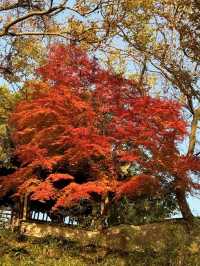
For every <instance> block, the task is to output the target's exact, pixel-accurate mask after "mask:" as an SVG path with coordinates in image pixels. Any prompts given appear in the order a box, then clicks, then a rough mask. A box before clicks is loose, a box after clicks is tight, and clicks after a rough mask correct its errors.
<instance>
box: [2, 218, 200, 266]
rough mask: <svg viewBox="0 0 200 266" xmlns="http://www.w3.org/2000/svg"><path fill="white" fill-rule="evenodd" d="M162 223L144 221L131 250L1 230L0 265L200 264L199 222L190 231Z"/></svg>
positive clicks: (191, 265)
mask: <svg viewBox="0 0 200 266" xmlns="http://www.w3.org/2000/svg"><path fill="white" fill-rule="evenodd" d="M160 226H161V225H160V224H158V225H156V224H154V225H153V226H152V225H145V226H144V227H142V228H141V233H140V232H138V233H137V234H136V235H132V239H134V241H135V242H134V245H135V246H134V247H135V248H134V249H132V250H131V251H130V249H129V252H128V251H127V250H126V248H125V246H124V248H123V243H122V246H119V248H118V249H117V248H116V247H117V245H116V247H115V248H114V246H113V247H112V246H110V243H109V244H108V246H107V247H105V246H104V247H102V246H96V245H95V243H94V244H91V245H87V246H82V245H81V244H80V243H79V242H76V241H70V240H66V239H57V238H53V237H50V236H49V237H46V238H42V239H38V238H27V237H24V236H21V235H19V234H18V233H13V232H11V231H8V230H0V266H15V265H16V266H28V265H29V266H31V265H34V266H37V265H47V266H68V265H69V266H84V265H94V266H95V265H98V266H106V265H107V266H123V265H125V266H129V265H130V266H200V224H199V222H197V223H196V226H195V227H194V229H193V230H192V231H190V232H188V231H187V230H186V229H185V227H184V226H183V225H171V224H170V225H169V224H167V223H166V224H165V225H164V226H163V225H162V230H161V227H160ZM156 228H157V229H156ZM163 228H164V229H163ZM156 230H157V233H158V234H156V233H155V232H156ZM121 231H122V233H123V234H126V235H131V234H133V231H131V230H130V231H129V229H128V228H126V226H122V227H121ZM151 232H152V233H151ZM151 234H152V235H151ZM156 237H157V238H156ZM155 240H156V245H154V242H155ZM98 241H99V240H98ZM113 241H115V239H114V238H113ZM131 241H132V240H131ZM97 243H99V242H97ZM113 243H114V242H113ZM159 243H160V244H159ZM163 243H165V244H163ZM159 247H160V248H159Z"/></svg>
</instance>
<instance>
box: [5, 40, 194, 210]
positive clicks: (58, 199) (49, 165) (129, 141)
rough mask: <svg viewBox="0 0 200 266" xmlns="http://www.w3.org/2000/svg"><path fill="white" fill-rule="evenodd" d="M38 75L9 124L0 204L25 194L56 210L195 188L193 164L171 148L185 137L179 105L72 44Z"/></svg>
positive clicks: (53, 54) (56, 49)
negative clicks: (10, 161) (10, 162)
mask: <svg viewBox="0 0 200 266" xmlns="http://www.w3.org/2000/svg"><path fill="white" fill-rule="evenodd" d="M37 72H38V74H40V75H41V77H42V81H37V82H36V81H35V82H31V83H29V89H28V90H27V95H26V99H24V100H21V101H20V102H19V103H18V104H17V106H16V108H15V110H14V112H13V113H12V115H11V117H10V127H11V129H12V134H11V138H12V142H13V144H14V147H15V149H14V151H13V155H14V156H15V160H16V161H17V162H18V165H19V167H18V169H17V170H16V171H15V172H14V173H12V174H10V175H8V176H6V177H1V179H0V183H1V192H0V195H1V197H3V196H6V195H7V194H9V195H12V196H14V197H20V195H25V194H27V193H28V194H29V195H30V197H31V200H32V201H38V202H41V203H45V204H46V206H48V207H49V208H51V209H52V210H53V211H55V210H57V211H58V210H61V209H66V208H70V207H72V206H74V205H75V204H77V203H78V202H80V201H81V200H86V201H91V200H92V201H97V202H98V201H99V200H101V199H102V198H105V196H107V197H108V198H109V200H110V201H118V200H119V199H120V198H121V197H122V196H123V195H126V196H127V197H130V198H137V197H140V196H141V195H159V196H160V197H162V196H164V195H166V193H169V191H173V192H174V193H176V192H178V191H184V193H185V192H190V191H192V189H198V188H199V183H198V182H197V183H194V180H193V179H192V175H191V173H192V172H198V171H199V159H198V158H197V157H195V156H192V155H191V154H188V155H181V154H180V152H179V150H178V148H177V144H178V143H179V142H180V141H181V140H182V139H183V138H184V136H185V135H186V134H187V130H186V126H187V124H186V122H185V121H184V119H183V117H182V115H181V105H180V104H179V103H178V102H176V101H172V100H166V99H160V98H158V97H151V96H150V95H143V94H142V93H141V89H140V88H139V87H138V83H137V82H135V81H133V80H129V79H126V78H124V77H123V76H122V75H116V74H114V73H113V72H112V71H109V70H105V69H103V68H102V67H100V66H99V64H98V62H97V60H96V59H95V58H93V59H91V58H89V57H88V55H87V53H86V52H85V51H83V50H82V49H80V48H79V47H78V46H74V45H68V46H64V45H59V44H58V45H54V46H53V47H52V48H51V50H50V52H49V56H48V59H47V61H46V63H45V64H44V65H43V66H41V67H40V68H39V69H38V70H37ZM125 165H128V167H129V170H130V174H129V175H124V174H123V166H125ZM182 211H183V214H184V210H182Z"/></svg>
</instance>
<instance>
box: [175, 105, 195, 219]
mask: <svg viewBox="0 0 200 266" xmlns="http://www.w3.org/2000/svg"><path fill="white" fill-rule="evenodd" d="M199 119H200V107H199V108H198V109H196V110H195V111H194V114H193V119H192V124H191V132H190V136H189V147H188V152H187V155H193V154H194V149H195V144H196V134H197V126H198V121H199ZM175 194H176V199H177V202H178V205H179V208H180V211H181V214H182V216H183V218H184V219H185V220H186V221H188V222H192V220H193V218H194V217H193V214H192V212H191V210H190V207H189V205H188V203H187V200H186V194H185V191H184V190H182V189H176V191H175Z"/></svg>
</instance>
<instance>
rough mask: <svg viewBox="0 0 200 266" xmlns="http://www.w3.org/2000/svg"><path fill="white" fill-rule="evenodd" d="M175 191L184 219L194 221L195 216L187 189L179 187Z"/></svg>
mask: <svg viewBox="0 0 200 266" xmlns="http://www.w3.org/2000/svg"><path fill="white" fill-rule="evenodd" d="M175 193H176V199H177V202H178V205H179V208H180V211H181V214H182V216H183V219H184V220H185V221H187V222H192V221H193V218H194V217H193V214H192V212H191V210H190V207H189V205H188V203H187V200H186V195H185V191H184V190H181V189H177V190H176V192H175Z"/></svg>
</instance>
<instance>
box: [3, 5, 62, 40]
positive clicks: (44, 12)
mask: <svg viewBox="0 0 200 266" xmlns="http://www.w3.org/2000/svg"><path fill="white" fill-rule="evenodd" d="M64 9H65V7H64V6H63V5H59V6H55V7H52V8H50V9H48V10H42V11H40V10H37V11H32V12H29V13H28V14H26V15H24V16H21V17H19V18H16V19H14V20H12V21H11V22H9V23H8V24H7V25H6V26H5V27H4V29H3V30H2V32H0V37H2V36H5V35H15V34H14V33H12V32H9V29H10V28H11V27H12V26H13V25H16V24H18V23H19V22H22V21H25V20H26V19H29V18H31V17H34V16H44V15H49V14H52V13H54V12H56V11H58V10H59V11H60V12H61V11H63V10H64Z"/></svg>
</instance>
